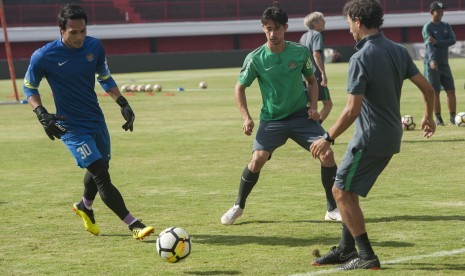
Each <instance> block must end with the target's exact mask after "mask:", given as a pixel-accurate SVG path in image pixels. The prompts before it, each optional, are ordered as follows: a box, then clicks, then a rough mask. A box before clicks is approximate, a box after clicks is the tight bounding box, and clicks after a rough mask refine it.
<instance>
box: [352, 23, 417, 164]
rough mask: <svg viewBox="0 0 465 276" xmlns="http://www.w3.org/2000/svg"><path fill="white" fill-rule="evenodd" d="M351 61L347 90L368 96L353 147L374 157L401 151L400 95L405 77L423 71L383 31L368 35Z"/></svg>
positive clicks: (359, 119)
mask: <svg viewBox="0 0 465 276" xmlns="http://www.w3.org/2000/svg"><path fill="white" fill-rule="evenodd" d="M355 49H356V50H358V51H357V52H356V53H355V54H354V55H353V56H352V57H351V58H350V61H349V73H348V75H349V79H348V88H347V92H348V93H349V94H354V95H362V94H363V95H364V99H363V103H362V110H361V113H360V115H359V117H358V118H357V120H356V122H355V133H354V136H353V138H352V141H351V142H350V144H349V149H350V148H353V147H355V148H357V149H360V150H363V151H364V153H365V154H367V155H372V156H387V155H392V154H395V153H398V152H399V151H400V143H401V139H402V126H401V123H400V118H401V115H400V95H401V90H402V85H403V82H404V80H405V79H407V78H411V77H413V76H415V75H416V74H418V73H419V71H418V68H417V66H416V65H415V64H414V63H413V60H412V57H411V56H410V55H409V53H408V52H407V50H406V49H405V48H404V47H403V46H401V45H399V44H397V43H395V42H393V41H391V40H389V39H387V38H386V37H385V36H384V34H383V33H382V32H379V33H378V34H375V35H371V36H368V37H366V38H364V39H363V40H361V41H360V42H359V43H357V45H356V46H355Z"/></svg>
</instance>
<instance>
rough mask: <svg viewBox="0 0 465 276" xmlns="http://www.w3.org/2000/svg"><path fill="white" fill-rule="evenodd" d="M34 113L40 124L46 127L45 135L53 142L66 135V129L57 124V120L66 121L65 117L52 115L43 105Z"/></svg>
mask: <svg viewBox="0 0 465 276" xmlns="http://www.w3.org/2000/svg"><path fill="white" fill-rule="evenodd" d="M34 112H35V113H36V115H37V119H39V122H40V123H41V124H42V126H43V127H44V130H45V133H46V134H47V135H48V137H49V138H50V139H51V140H55V138H58V139H60V138H61V136H63V134H65V133H66V128H64V127H63V126H62V125H60V124H59V123H57V120H60V121H64V120H65V117H63V116H60V115H56V114H50V113H48V111H47V109H45V107H43V106H41V105H40V106H38V107H36V109H34Z"/></svg>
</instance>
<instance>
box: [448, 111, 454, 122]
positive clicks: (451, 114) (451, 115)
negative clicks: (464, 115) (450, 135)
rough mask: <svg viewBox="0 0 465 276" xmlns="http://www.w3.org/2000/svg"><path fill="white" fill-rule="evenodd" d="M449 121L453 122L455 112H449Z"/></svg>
mask: <svg viewBox="0 0 465 276" xmlns="http://www.w3.org/2000/svg"><path fill="white" fill-rule="evenodd" d="M449 114H450V121H451V122H455V112H450V113H449Z"/></svg>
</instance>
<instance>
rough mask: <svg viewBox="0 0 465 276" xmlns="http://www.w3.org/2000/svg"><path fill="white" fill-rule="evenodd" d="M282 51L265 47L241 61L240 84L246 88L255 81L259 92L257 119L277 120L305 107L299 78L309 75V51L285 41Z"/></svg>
mask: <svg viewBox="0 0 465 276" xmlns="http://www.w3.org/2000/svg"><path fill="white" fill-rule="evenodd" d="M285 43H286V45H285V48H284V51H282V52H281V53H273V52H271V50H270V49H269V48H268V47H267V46H266V44H264V45H262V46H261V47H259V48H257V49H255V50H254V51H253V52H251V53H249V54H248V55H247V57H246V58H245V60H244V65H243V66H242V70H241V73H240V75H239V82H240V83H241V84H242V85H244V86H245V87H249V86H250V85H251V84H252V82H253V81H254V80H255V79H258V85H259V86H260V91H261V93H262V101H263V105H262V108H261V111H260V120H263V121H272V120H280V119H283V118H286V117H288V116H289V115H291V114H294V113H296V112H297V111H299V110H302V109H304V108H306V106H307V99H308V98H307V93H306V92H305V90H304V88H303V87H302V75H304V76H312V75H313V65H312V60H311V59H310V54H309V51H308V49H307V48H306V47H305V46H303V45H300V44H298V43H295V42H291V41H286V42H285Z"/></svg>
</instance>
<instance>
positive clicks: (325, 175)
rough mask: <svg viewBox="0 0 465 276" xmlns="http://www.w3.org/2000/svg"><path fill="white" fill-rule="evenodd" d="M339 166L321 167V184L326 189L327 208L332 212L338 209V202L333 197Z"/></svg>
mask: <svg viewBox="0 0 465 276" xmlns="http://www.w3.org/2000/svg"><path fill="white" fill-rule="evenodd" d="M336 171H337V166H334V167H323V166H321V183H323V187H324V188H325V193H326V208H327V210H328V211H332V210H334V209H336V208H337V205H336V201H335V200H334V196H333V191H332V190H333V185H334V178H335V177H336Z"/></svg>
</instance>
